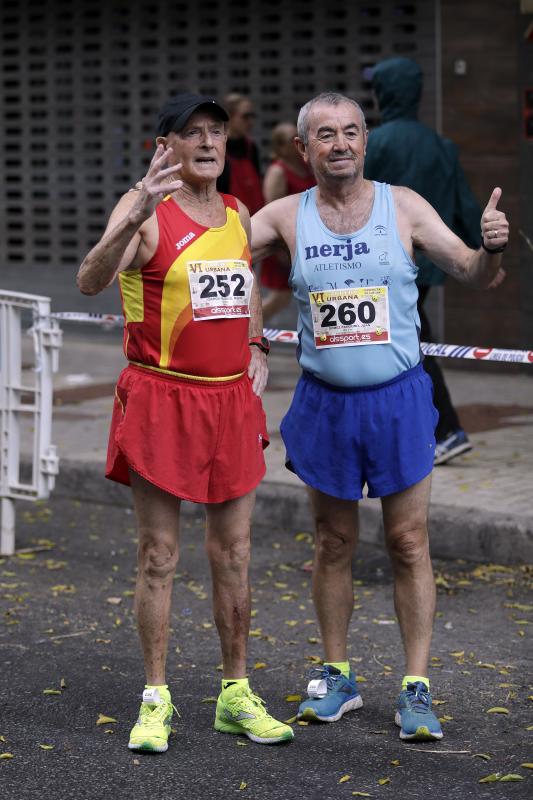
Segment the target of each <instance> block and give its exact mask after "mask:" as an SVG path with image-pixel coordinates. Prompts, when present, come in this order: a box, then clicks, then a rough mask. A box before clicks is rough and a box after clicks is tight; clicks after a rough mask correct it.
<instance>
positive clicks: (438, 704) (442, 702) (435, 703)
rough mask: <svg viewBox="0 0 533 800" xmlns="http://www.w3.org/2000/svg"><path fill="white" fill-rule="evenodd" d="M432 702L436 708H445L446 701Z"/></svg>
mask: <svg viewBox="0 0 533 800" xmlns="http://www.w3.org/2000/svg"><path fill="white" fill-rule="evenodd" d="M431 702H432V705H434V706H443V705H444V703H445V702H446V700H432V701H431Z"/></svg>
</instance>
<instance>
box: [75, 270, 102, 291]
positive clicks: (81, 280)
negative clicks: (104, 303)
mask: <svg viewBox="0 0 533 800" xmlns="http://www.w3.org/2000/svg"><path fill="white" fill-rule="evenodd" d="M76 286H77V287H78V289H79V290H80V292H81V293H82V294H86V295H89V296H91V297H92V296H93V295H95V294H98V292H100V291H101V289H100V288H99V287H97V286H94V284H93V283H92V282H91V281H90V280H88V279H87V276H86V275H84V274H83V272H82V271H81V269H80V271H79V272H78V275H77V276H76Z"/></svg>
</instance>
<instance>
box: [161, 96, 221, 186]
mask: <svg viewBox="0 0 533 800" xmlns="http://www.w3.org/2000/svg"><path fill="white" fill-rule="evenodd" d="M226 138H227V136H226V126H225V124H224V122H223V121H222V120H221V119H219V118H218V117H217V116H216V114H213V113H212V112H211V111H202V110H200V111H196V112H195V113H194V114H192V115H191V117H190V118H189V120H188V122H187V124H186V125H185V127H184V128H182V129H181V131H179V132H178V133H175V132H174V131H172V132H171V133H169V134H168V136H166V137H161V138H158V140H157V141H158V143H159V141H163V142H164V143H165V144H166V145H167V147H170V150H171V155H170V158H169V162H168V163H169V166H170V165H171V164H178V163H181V164H182V168H181V172H180V174H179V178H180V180H183V181H185V183H198V182H199V181H200V182H204V181H213V180H216V179H217V178H218V176H219V175H220V174H221V173H222V170H223V169H224V159H225V155H226Z"/></svg>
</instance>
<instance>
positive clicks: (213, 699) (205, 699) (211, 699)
mask: <svg viewBox="0 0 533 800" xmlns="http://www.w3.org/2000/svg"><path fill="white" fill-rule="evenodd" d="M217 700H218V697H202V700H201V702H202V703H216V702H217Z"/></svg>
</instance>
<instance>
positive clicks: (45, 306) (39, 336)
mask: <svg viewBox="0 0 533 800" xmlns="http://www.w3.org/2000/svg"><path fill="white" fill-rule="evenodd" d="M24 314H26V316H28V317H31V323H32V324H31V327H30V329H29V331H28V332H29V333H30V334H31V335H32V336H33V359H34V363H33V369H32V372H31V373H29V374H25V370H23V366H22V330H23V324H25V321H26V320H25V319H24ZM28 321H29V320H28ZM61 337H62V332H61V329H60V327H59V324H58V322H57V321H56V320H54V319H52V318H51V316H50V299H49V298H47V297H40V296H37V295H29V294H22V293H15V292H0V437H1V441H0V500H1V503H0V555H12V554H13V552H14V550H15V505H14V500H15V499H17V498H22V499H25V500H38V499H44V498H47V497H48V496H49V494H50V492H51V491H52V489H53V488H54V482H55V476H56V475H57V472H58V459H57V455H56V449H55V447H54V446H53V445H52V444H51V435H52V404H53V383H52V374H53V372H55V371H56V370H57V366H58V353H59V348H60V347H61ZM30 377H32V380H30V379H29V378H30ZM25 420H26V421H28V420H29V425H26V427H27V428H28V429H29V432H31V436H32V456H31V475H29V476H28V475H22V474H21V431H22V429H23V427H24V421H25Z"/></svg>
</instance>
